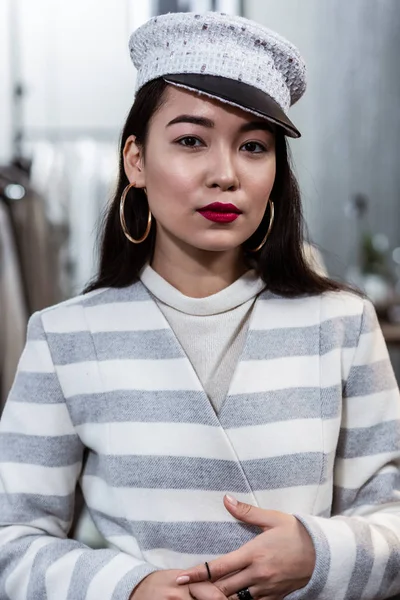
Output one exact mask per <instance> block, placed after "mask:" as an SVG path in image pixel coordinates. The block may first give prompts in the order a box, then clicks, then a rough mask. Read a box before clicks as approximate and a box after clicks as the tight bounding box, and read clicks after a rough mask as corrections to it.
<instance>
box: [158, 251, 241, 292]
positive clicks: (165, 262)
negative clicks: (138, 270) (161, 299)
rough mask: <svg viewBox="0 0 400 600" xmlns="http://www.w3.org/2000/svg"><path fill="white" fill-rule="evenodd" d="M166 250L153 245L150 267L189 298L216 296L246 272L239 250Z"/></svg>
mask: <svg viewBox="0 0 400 600" xmlns="http://www.w3.org/2000/svg"><path fill="white" fill-rule="evenodd" d="M168 246H169V245H167V247H165V246H164V245H163V248H160V247H159V246H158V245H157V243H156V246H155V249H154V256H153V260H152V262H151V267H152V268H153V269H154V271H156V272H157V273H158V274H159V275H161V277H163V278H164V279H165V280H166V281H168V283H170V284H171V285H173V286H174V287H175V288H176V289H178V290H179V291H180V292H181V293H182V294H184V295H185V296H189V297H191V298H205V297H206V296H211V295H212V294H217V293H218V292H220V291H221V290H223V289H225V288H226V287H228V286H229V285H231V284H232V283H233V282H234V281H236V280H237V279H238V278H239V277H241V276H242V275H243V274H244V273H246V271H248V267H247V266H246V265H245V262H244V259H243V255H242V252H241V249H240V248H234V249H233V250H229V251H225V252H223V251H221V252H211V251H207V250H200V249H197V248H193V247H191V248H190V249H189V251H187V249H186V251H185V250H184V249H181V248H177V247H174V246H169V247H168Z"/></svg>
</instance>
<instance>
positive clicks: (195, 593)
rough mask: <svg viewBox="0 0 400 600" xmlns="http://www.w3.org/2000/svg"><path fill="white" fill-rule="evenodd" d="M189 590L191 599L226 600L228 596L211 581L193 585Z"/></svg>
mask: <svg viewBox="0 0 400 600" xmlns="http://www.w3.org/2000/svg"><path fill="white" fill-rule="evenodd" d="M188 589H189V594H190V597H191V598H195V599H196V600H226V596H224V594H223V593H222V592H220V591H219V590H218V589H216V587H215V585H214V584H213V583H211V582H210V581H205V582H202V583H191V584H190V585H189V586H188Z"/></svg>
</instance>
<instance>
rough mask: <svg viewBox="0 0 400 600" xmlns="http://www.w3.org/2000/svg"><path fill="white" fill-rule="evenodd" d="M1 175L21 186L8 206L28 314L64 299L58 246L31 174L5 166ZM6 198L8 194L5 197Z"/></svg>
mask: <svg viewBox="0 0 400 600" xmlns="http://www.w3.org/2000/svg"><path fill="white" fill-rule="evenodd" d="M0 176H1V177H3V178H6V179H8V180H9V182H10V183H11V184H14V185H19V186H20V187H21V189H22V192H23V193H22V194H21V197H20V198H18V199H16V200H14V199H12V198H9V200H8V207H9V213H10V218H11V220H12V225H13V231H14V234H15V243H16V246H17V250H18V257H19V261H20V268H21V273H22V277H23V285H24V290H25V294H26V299H27V306H28V311H29V314H32V313H33V312H35V311H37V310H41V309H42V308H45V307H47V306H51V305H53V304H55V303H56V302H59V301H60V300H62V299H63V298H62V296H61V294H60V287H59V284H58V273H57V262H56V257H57V247H56V246H55V244H54V243H53V242H54V240H53V237H52V234H51V233H52V232H51V228H50V226H49V223H48V221H47V219H46V211H45V201H44V199H43V198H42V197H41V196H40V195H39V194H37V193H36V192H35V190H34V189H32V187H31V186H30V182H29V177H28V174H27V173H26V172H25V171H23V170H21V169H18V168H17V167H16V166H14V165H9V166H2V167H1V168H0ZM6 197H7V195H6Z"/></svg>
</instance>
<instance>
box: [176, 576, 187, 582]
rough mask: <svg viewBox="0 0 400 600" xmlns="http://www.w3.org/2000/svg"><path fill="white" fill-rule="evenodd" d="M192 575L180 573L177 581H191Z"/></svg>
mask: <svg viewBox="0 0 400 600" xmlns="http://www.w3.org/2000/svg"><path fill="white" fill-rule="evenodd" d="M189 581H190V577H189V575H180V576H179V577H177V578H176V583H189Z"/></svg>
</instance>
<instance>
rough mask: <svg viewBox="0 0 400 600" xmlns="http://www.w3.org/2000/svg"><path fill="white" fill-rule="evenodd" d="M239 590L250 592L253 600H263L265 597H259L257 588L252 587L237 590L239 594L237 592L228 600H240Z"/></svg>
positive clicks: (270, 599)
mask: <svg viewBox="0 0 400 600" xmlns="http://www.w3.org/2000/svg"><path fill="white" fill-rule="evenodd" d="M239 590H246V591H247V590H248V591H249V593H250V595H251V597H252V598H253V600H263V597H261V596H258V595H257V590H256V588H254V587H251V586H250V587H248V586H245V587H244V588H239V589H238V590H237V592H235V593H234V594H231V595H230V596H228V600H240V596H238V592H239ZM274 598H275V596H274ZM225 600H226V598H225ZM268 600H272V596H271V597H268Z"/></svg>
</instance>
